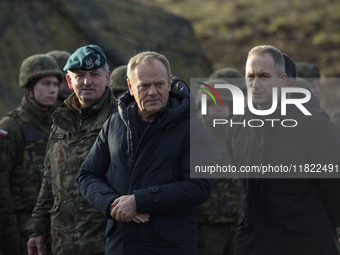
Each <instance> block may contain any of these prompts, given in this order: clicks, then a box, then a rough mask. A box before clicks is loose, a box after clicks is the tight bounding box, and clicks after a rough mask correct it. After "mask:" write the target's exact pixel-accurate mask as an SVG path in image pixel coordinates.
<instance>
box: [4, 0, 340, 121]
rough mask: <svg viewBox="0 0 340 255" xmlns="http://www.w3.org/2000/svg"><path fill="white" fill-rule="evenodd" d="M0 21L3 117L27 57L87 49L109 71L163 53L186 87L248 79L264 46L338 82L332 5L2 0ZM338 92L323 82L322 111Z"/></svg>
mask: <svg viewBox="0 0 340 255" xmlns="http://www.w3.org/2000/svg"><path fill="white" fill-rule="evenodd" d="M171 14H173V15H171ZM0 17H1V18H0V47H1V50H0V59H1V61H0V89H1V94H0V114H1V116H3V115H4V114H5V112H6V111H7V109H9V108H13V107H14V106H15V105H17V104H18V102H20V98H21V95H22V92H21V91H19V89H18V85H17V79H18V78H17V77H18V72H19V68H20V64H21V62H22V60H23V59H24V58H26V57H28V56H29V55H32V54H36V53H43V52H47V51H50V50H67V51H69V52H73V51H74V50H75V49H76V48H78V47H80V46H83V45H85V44H89V43H95V44H98V45H99V46H101V47H102V48H103V49H104V51H105V52H106V53H107V55H108V58H109V59H110V68H111V69H113V67H115V66H118V65H121V64H126V62H127V60H128V59H129V57H131V56H132V55H133V54H135V53H136V52H140V51H142V50H155V51H159V52H161V53H163V54H165V55H166V56H167V57H168V58H169V59H170V63H171V64H172V68H173V74H174V75H177V76H179V77H181V78H183V79H185V80H186V81H187V83H189V78H190V77H193V78H194V77H195V78H196V77H207V76H208V75H209V74H210V73H211V71H213V70H216V69H219V68H222V67H234V68H237V69H239V70H240V71H241V72H242V73H243V74H244V64H245V60H246V56H247V53H248V51H249V50H250V49H251V48H252V47H254V46H256V45H260V44H271V45H273V46H275V47H277V48H279V49H280V50H281V51H282V52H283V53H286V54H288V55H289V56H290V57H291V58H292V59H293V60H294V61H296V62H300V61H305V62H308V63H311V64H314V65H315V66H317V67H318V68H319V70H320V73H321V75H322V77H323V78H338V77H340V61H339V59H340V46H339V42H340V30H339V27H340V2H339V1H335V0H304V1H293V0H286V1H278V0H274V1H265V0H237V1H225V0H210V1H204V0H134V1H133V0H129V1H124V2H123V1H118V0H92V1H91V0H67V1H66V0H50V1H43V0H31V1H19V0H2V1H1V2H0ZM339 86H340V85H338V82H337V79H332V82H331V81H330V79H329V80H328V79H327V80H324V84H323V87H322V91H321V106H322V108H323V109H325V110H326V111H327V112H328V113H329V114H330V115H332V114H333V112H334V111H335V110H336V109H338V108H340V107H339V105H340V104H339V99H340V88H339ZM13 102H16V103H15V104H14V103H13Z"/></svg>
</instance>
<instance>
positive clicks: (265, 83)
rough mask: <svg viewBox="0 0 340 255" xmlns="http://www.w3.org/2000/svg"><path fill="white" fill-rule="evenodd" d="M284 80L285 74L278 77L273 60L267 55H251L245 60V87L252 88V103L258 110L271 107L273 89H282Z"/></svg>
mask: <svg viewBox="0 0 340 255" xmlns="http://www.w3.org/2000/svg"><path fill="white" fill-rule="evenodd" d="M286 78H287V75H286V74H285V73H283V74H281V75H280V76H279V77H278V75H277V72H276V70H275V68H274V59H273V57H272V56H271V55H270V54H269V53H265V54H264V55H252V56H250V57H249V58H248V60H247V63H246V83H247V87H248V88H252V92H253V102H254V103H255V104H256V105H257V107H258V108H259V109H260V110H267V109H269V108H270V107H271V106H272V97H273V87H283V86H284V84H285V82H286ZM279 95H280V91H279V90H278V96H279Z"/></svg>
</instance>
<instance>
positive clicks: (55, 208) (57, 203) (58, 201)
mask: <svg viewBox="0 0 340 255" xmlns="http://www.w3.org/2000/svg"><path fill="white" fill-rule="evenodd" d="M60 204H61V199H60V198H59V197H55V198H54V205H53V207H52V209H51V210H49V211H48V212H49V213H51V214H53V213H56V212H58V211H59V209H60Z"/></svg>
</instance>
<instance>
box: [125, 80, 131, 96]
mask: <svg viewBox="0 0 340 255" xmlns="http://www.w3.org/2000/svg"><path fill="white" fill-rule="evenodd" d="M126 82H127V84H128V86H129V90H130V94H131V96H133V90H132V84H131V82H130V80H129V79H126Z"/></svg>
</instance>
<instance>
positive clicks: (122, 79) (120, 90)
mask: <svg viewBox="0 0 340 255" xmlns="http://www.w3.org/2000/svg"><path fill="white" fill-rule="evenodd" d="M126 71H127V66H126V65H123V66H119V67H116V68H115V69H113V71H112V74H111V80H110V87H111V88H112V91H113V95H114V96H115V98H117V99H119V98H120V97H121V96H122V95H123V94H124V93H125V92H126V91H127V90H129V86H128V84H127V82H126V79H127V75H126Z"/></svg>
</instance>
